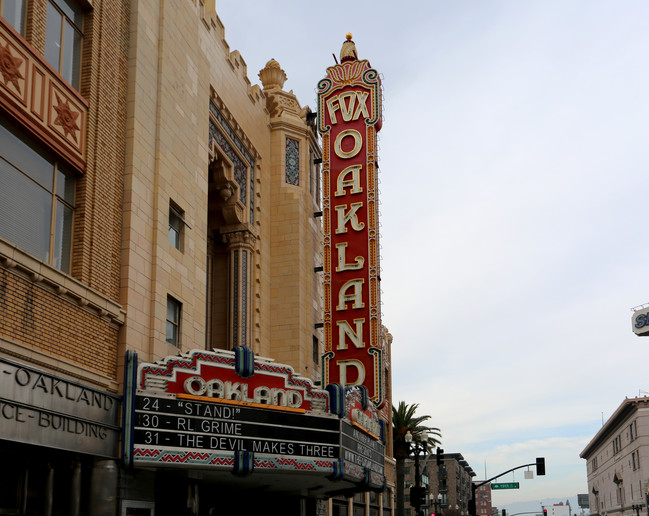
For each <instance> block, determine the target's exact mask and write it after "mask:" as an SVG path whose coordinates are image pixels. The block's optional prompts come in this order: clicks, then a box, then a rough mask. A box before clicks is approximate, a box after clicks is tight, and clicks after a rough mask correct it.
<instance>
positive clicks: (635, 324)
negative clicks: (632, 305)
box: [631, 308, 649, 337]
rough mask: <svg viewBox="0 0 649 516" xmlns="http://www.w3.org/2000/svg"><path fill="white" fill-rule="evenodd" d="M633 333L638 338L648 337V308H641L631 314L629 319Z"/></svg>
mask: <svg viewBox="0 0 649 516" xmlns="http://www.w3.org/2000/svg"><path fill="white" fill-rule="evenodd" d="M631 325H632V328H633V333H635V334H636V335H638V336H641V337H643V336H645V335H649V308H642V309H640V310H636V311H635V312H633V317H632V319H631Z"/></svg>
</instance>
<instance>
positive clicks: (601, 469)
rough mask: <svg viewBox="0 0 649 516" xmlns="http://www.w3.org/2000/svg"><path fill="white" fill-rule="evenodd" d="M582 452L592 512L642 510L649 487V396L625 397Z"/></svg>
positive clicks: (624, 512)
mask: <svg viewBox="0 0 649 516" xmlns="http://www.w3.org/2000/svg"><path fill="white" fill-rule="evenodd" d="M579 456H580V457H581V458H582V459H584V460H586V463H587V475H588V497H589V505H590V513H591V514H593V515H603V514H618V515H628V516H632V515H634V514H637V511H640V514H643V513H644V512H645V511H646V510H647V492H648V490H649V464H648V463H647V458H648V457H649V398H647V397H640V398H626V399H625V400H624V401H623V402H622V403H621V404H620V406H619V407H618V408H617V410H616V411H615V412H614V413H613V415H612V416H611V417H610V418H609V419H608V421H606V423H605V424H604V426H602V428H601V429H600V430H599V432H597V434H596V435H595V436H594V437H593V438H592V440H591V441H590V442H589V443H588V444H587V445H586V447H585V448H584V450H583V451H582V452H581V454H580V455H579Z"/></svg>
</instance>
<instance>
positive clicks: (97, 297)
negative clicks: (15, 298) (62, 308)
mask: <svg viewBox="0 0 649 516" xmlns="http://www.w3.org/2000/svg"><path fill="white" fill-rule="evenodd" d="M0 265H1V266H2V267H3V268H4V269H6V270H7V271H9V272H11V273H13V274H16V275H19V276H21V277H22V278H24V279H26V280H27V281H30V282H32V283H33V284H35V285H38V286H39V287H41V288H43V289H45V290H48V291H49V292H51V293H53V294H55V295H56V296H58V297H60V298H61V299H64V300H66V301H68V302H70V303H74V304H75V305H77V306H79V307H80V308H82V309H84V310H88V311H90V312H93V313H94V314H96V315H97V316H98V317H100V318H102V319H104V320H106V321H108V322H110V323H111V324H115V325H118V326H121V325H122V324H124V321H125V314H126V312H125V311H124V310H123V309H122V305H121V304H119V303H117V302H115V301H113V300H111V299H109V298H108V297H106V296H104V295H102V294H100V293H99V292H97V291H96V290H94V289H92V288H90V287H88V286H87V285H84V284H83V283H81V282H80V281H78V280H76V279H74V278H73V277H71V276H69V275H67V274H65V273H63V272H61V271H60V270H58V269H56V268H55V267H52V266H50V265H48V264H46V263H44V262H42V261H41V260H39V259H37V258H34V257H33V256H31V255H30V254H27V253H26V252H24V251H23V250H22V249H20V248H18V247H16V246H15V245H13V244H11V243H9V242H7V241H6V240H3V239H1V238H0Z"/></svg>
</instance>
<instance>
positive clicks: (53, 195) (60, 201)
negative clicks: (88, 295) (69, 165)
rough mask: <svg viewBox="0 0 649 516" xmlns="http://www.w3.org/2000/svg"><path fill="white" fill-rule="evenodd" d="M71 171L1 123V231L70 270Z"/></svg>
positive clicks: (9, 238) (29, 140) (19, 244)
mask: <svg viewBox="0 0 649 516" xmlns="http://www.w3.org/2000/svg"><path fill="white" fill-rule="evenodd" d="M75 182H76V181H75V176H74V174H73V173H72V172H71V171H68V170H66V167H65V165H64V164H62V163H60V162H58V161H57V160H56V159H55V158H54V157H53V156H50V155H47V154H44V153H42V152H41V150H40V148H39V146H37V145H36V144H34V143H33V142H32V140H31V139H30V138H29V137H27V136H26V135H24V134H22V133H21V132H20V131H18V130H17V129H15V128H10V127H9V126H6V125H4V123H0V220H2V221H3V223H2V224H0V236H1V237H2V238H6V239H7V240H9V241H11V242H13V243H14V244H16V245H17V246H19V247H21V248H22V249H24V250H25V251H27V252H28V253H30V254H33V255H34V256H36V257H37V258H39V259H41V260H43V261H44V262H46V263H48V264H50V265H52V266H54V267H56V268H57V269H60V270H62V271H63V272H66V273H68V272H70V258H71V248H72V218H73V214H74V195H75Z"/></svg>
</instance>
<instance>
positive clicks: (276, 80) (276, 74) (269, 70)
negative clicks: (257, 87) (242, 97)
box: [259, 59, 286, 90]
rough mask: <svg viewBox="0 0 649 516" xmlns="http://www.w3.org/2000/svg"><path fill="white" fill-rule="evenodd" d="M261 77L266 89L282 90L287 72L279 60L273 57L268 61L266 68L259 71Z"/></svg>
mask: <svg viewBox="0 0 649 516" xmlns="http://www.w3.org/2000/svg"><path fill="white" fill-rule="evenodd" d="M259 79H260V80H261V83H262V84H263V85H264V90H271V89H279V90H281V89H282V88H283V87H284V83H285V82H286V73H285V72H284V70H282V68H281V67H280V66H279V63H278V62H277V61H275V60H274V59H271V60H270V61H268V62H267V63H266V66H265V68H264V69H262V70H260V71H259Z"/></svg>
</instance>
